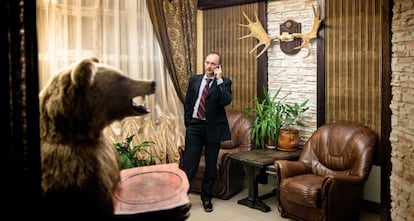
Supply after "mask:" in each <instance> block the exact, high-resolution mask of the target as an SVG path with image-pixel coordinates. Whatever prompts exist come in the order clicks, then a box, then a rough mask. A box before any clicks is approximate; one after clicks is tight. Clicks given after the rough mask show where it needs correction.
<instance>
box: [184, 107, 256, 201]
mask: <svg viewBox="0 0 414 221" xmlns="http://www.w3.org/2000/svg"><path fill="white" fill-rule="evenodd" d="M226 114H227V119H228V121H229V126H230V131H231V136H232V139H231V140H228V141H224V142H222V143H221V146H220V152H219V156H218V161H217V180H216V183H215V186H214V192H213V194H214V195H215V196H216V197H218V198H220V199H229V198H230V197H231V196H233V195H235V194H237V193H238V192H240V191H241V190H242V189H243V188H244V171H243V167H242V166H241V165H240V164H239V163H237V162H235V161H233V160H231V159H230V158H229V157H228V155H229V154H231V153H237V152H242V151H248V150H250V149H251V148H252V143H251V138H250V131H251V128H252V119H251V118H248V117H247V116H246V114H245V113H244V112H241V111H235V110H226ZM183 151H184V147H183V146H181V147H180V148H179V153H180V165H181V163H182V162H181V159H182V152H183ZM204 168H205V163H204V154H203V155H202V156H201V159H200V165H199V168H198V171H197V174H196V176H195V177H194V180H193V181H192V183H191V188H190V191H191V192H196V193H200V192H201V182H202V178H203V174H204Z"/></svg>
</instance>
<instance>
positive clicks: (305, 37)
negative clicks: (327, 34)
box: [238, 5, 321, 58]
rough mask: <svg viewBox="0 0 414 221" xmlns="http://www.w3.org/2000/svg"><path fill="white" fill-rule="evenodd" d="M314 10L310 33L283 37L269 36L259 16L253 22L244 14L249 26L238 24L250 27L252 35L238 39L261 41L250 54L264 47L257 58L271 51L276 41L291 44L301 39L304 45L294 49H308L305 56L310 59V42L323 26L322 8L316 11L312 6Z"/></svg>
mask: <svg viewBox="0 0 414 221" xmlns="http://www.w3.org/2000/svg"><path fill="white" fill-rule="evenodd" d="M312 8H313V17H314V18H313V26H312V30H311V31H310V32H308V33H292V34H289V33H287V32H282V34H281V35H273V36H269V35H268V34H267V33H266V31H265V30H264V28H263V25H262V24H261V23H260V21H259V18H258V17H257V14H255V17H256V21H255V22H253V21H252V20H250V19H249V18H248V17H247V15H246V14H245V13H244V12H243V16H244V17H245V18H246V20H247V22H248V24H247V25H246V24H238V25H240V26H243V27H248V28H249V30H250V34H248V35H246V36H243V37H240V38H238V39H244V38H247V37H254V38H257V39H258V40H259V43H258V44H257V45H256V46H255V47H254V48H253V49H252V50H251V51H250V52H249V53H252V52H253V51H254V50H255V49H256V48H258V47H259V46H260V45H264V48H263V50H262V51H261V52H260V53H259V54H258V55H257V56H256V58H258V57H260V55H262V54H263V53H264V52H265V51H266V50H267V49H269V47H270V46H271V44H272V42H273V41H274V40H279V41H285V42H289V41H293V39H294V38H301V39H302V44H301V45H300V46H298V47H296V48H294V49H300V48H306V49H308V54H307V55H306V56H305V58H306V57H308V56H309V55H310V48H309V41H310V40H311V39H314V38H316V37H317V32H318V29H319V26H320V24H321V19H320V15H321V13H320V8H319V5H318V10H317V11H316V10H315V7H314V6H313V5H312Z"/></svg>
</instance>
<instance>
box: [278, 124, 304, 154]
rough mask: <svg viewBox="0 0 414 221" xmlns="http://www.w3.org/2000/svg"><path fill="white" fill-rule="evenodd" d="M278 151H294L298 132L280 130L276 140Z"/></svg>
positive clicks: (297, 143) (297, 142) (295, 130)
mask: <svg viewBox="0 0 414 221" xmlns="http://www.w3.org/2000/svg"><path fill="white" fill-rule="evenodd" d="M277 143H278V149H279V150H282V151H294V150H296V149H297V148H298V146H299V130H297V129H293V128H289V129H286V128H282V129H280V131H279V136H278V139H277Z"/></svg>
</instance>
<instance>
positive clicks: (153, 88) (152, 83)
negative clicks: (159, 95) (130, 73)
mask: <svg viewBox="0 0 414 221" xmlns="http://www.w3.org/2000/svg"><path fill="white" fill-rule="evenodd" d="M156 86H157V83H156V82H155V81H153V82H151V87H152V90H154V91H155V88H156Z"/></svg>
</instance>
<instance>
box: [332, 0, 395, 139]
mask: <svg viewBox="0 0 414 221" xmlns="http://www.w3.org/2000/svg"><path fill="white" fill-rule="evenodd" d="M381 2H382V0H342V1H336V0H327V1H326V2H325V13H326V14H325V15H326V16H325V18H326V20H325V36H326V37H325V53H326V54H325V93H326V96H325V102H326V106H325V112H326V114H325V117H326V123H328V122H332V121H337V120H352V121H357V122H361V123H364V124H366V125H368V126H369V127H371V128H372V129H373V130H374V131H376V132H377V134H378V135H379V137H380V134H381V119H382V96H383V95H382V89H383V85H382V81H381V79H382V75H383V74H387V73H384V72H383V63H382V60H383V57H382V55H383V51H382V50H383V48H384V45H383V35H382V33H384V32H387V31H388V30H384V28H388V27H387V25H384V24H383V19H382V18H383V16H384V15H383V11H382V8H381V4H382V3H381ZM385 48H386V47H385ZM386 65H388V64H386Z"/></svg>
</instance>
